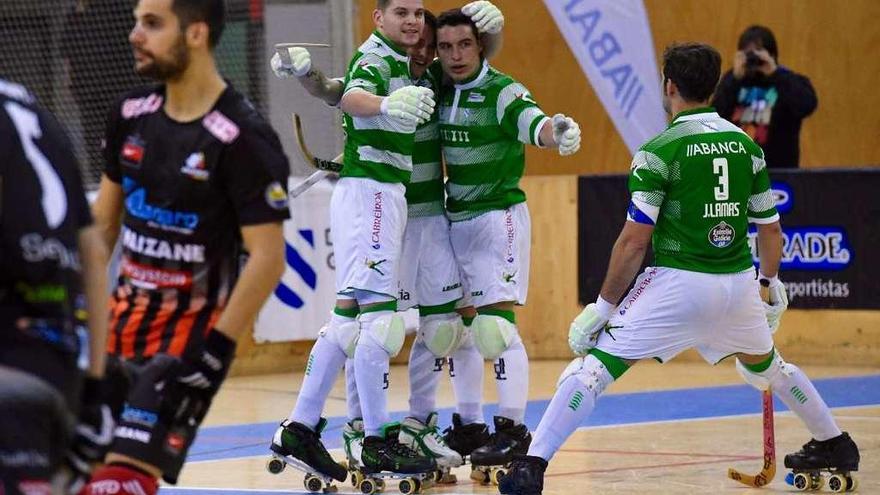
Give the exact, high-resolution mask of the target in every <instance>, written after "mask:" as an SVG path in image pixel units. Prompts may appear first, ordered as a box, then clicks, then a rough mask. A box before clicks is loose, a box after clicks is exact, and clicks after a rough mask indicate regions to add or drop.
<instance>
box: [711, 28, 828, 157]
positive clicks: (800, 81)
mask: <svg viewBox="0 0 880 495" xmlns="http://www.w3.org/2000/svg"><path fill="white" fill-rule="evenodd" d="M817 104H818V100H817V99H816V92H815V91H814V90H813V86H812V84H810V80H809V79H807V77H806V76H803V75H801V74H797V73H795V72H794V71H792V70H790V69H788V68H787V67H784V66H782V65H779V52H778V49H777V47H776V38H775V37H774V36H773V32H771V31H770V29H768V28H766V27H764V26H751V27H749V28H747V29H746V30H745V31H743V33H742V34H741V35H740V37H739V42H738V43H737V52H736V54H735V55H734V58H733V68H732V69H731V70H729V71H728V72H727V73H726V74H724V77H722V78H721V84H719V86H718V91H717V92H716V93H715V98H714V100H713V101H712V105H713V106H714V107H715V108H717V109H718V114H719V115H720V116H721V117H722V118H724V119H727V120H730V121H731V122H733V123H734V124H736V125H738V126H739V127H741V128H742V129H743V131H745V132H746V134H748V135H749V137H751V138H752V139H754V140H755V142H756V143H757V144H758V145H760V146H761V148H763V149H764V153H765V156H766V161H767V166H768V167H770V168H797V167H798V165H799V164H800V132H801V123H802V121H803V119H805V118H807V117H808V116H809V115H810V114H812V113H813V111H815V110H816V105H817Z"/></svg>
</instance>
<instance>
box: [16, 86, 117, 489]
mask: <svg viewBox="0 0 880 495" xmlns="http://www.w3.org/2000/svg"><path fill="white" fill-rule="evenodd" d="M91 223H92V216H91V214H90V213H89V205H88V202H86V198H85V194H84V191H83V187H82V180H81V179H80V173H79V167H78V165H77V161H76V158H74V156H73V154H72V152H71V144H70V141H69V140H68V138H67V136H66V135H65V133H64V130H63V129H62V127H61V125H60V124H59V123H58V122H57V121H56V120H55V118H54V117H53V116H52V115H51V114H49V113H48V112H46V111H45V110H44V109H42V108H41V107H40V106H39V105H37V102H36V101H35V99H34V97H33V96H32V95H31V93H30V92H29V91H28V90H27V89H25V88H24V87H23V86H21V85H19V84H16V83H13V82H9V81H4V80H2V79H0V226H2V228H0V454H2V455H0V493H8V494H26V493H27V494H29V493H53V492H54V491H53V485H52V483H53V481H54V479H55V476H56V475H57V474H58V470H59V468H60V466H61V462H62V460H63V459H64V456H65V454H67V456H68V460H69V461H72V462H75V463H76V464H77V465H76V466H75V467H74V468H75V469H76V470H79V471H80V472H79V473H77V474H83V475H84V474H85V473H86V472H87V471H88V469H89V468H90V466H88V463H89V462H90V461H94V460H95V459H94V458H89V457H88V456H86V455H84V452H83V449H84V448H85V449H88V448H89V447H95V448H99V449H100V448H102V447H105V446H106V444H108V443H109V441H110V429H111V428H112V418H111V417H110V413H109V409H107V408H106V407H104V406H103V405H102V403H101V402H100V396H99V395H97V394H96V392H98V390H99V388H100V385H99V384H100V381H101V378H102V377H103V375H104V368H105V365H104V363H105V358H106V356H105V354H104V352H103V348H104V345H105V340H106V336H107V321H106V311H107V301H106V276H105V271H104V266H102V264H101V262H102V259H103V258H104V257H106V251H105V248H104V245H103V244H102V242H101V237H100V234H99V232H98V230H97V229H96V228H95V227H93V226H92V225H91ZM86 311H88V321H87V322H86V320H85V319H84V315H83V313H84V312H86ZM83 339H86V340H88V348H87V349H84V348H81V342H83ZM86 354H87V355H88V356H89V363H88V368H87V369H83V367H82V366H81V365H79V364H78V361H80V360H81V359H82V357H83V356H84V355H86ZM83 372H85V374H84V373H83ZM81 391H82V393H81ZM81 397H82V399H83V400H82V401H81ZM78 412H79V413H80V414H79V416H80V418H81V421H80V424H79V425H78V427H77V434H76V436H75V435H74V430H73V426H74V418H75V417H76V416H77V413H78ZM87 413H91V414H92V416H91V417H90V418H88V417H87ZM82 419H91V420H92V421H88V420H87V421H82ZM83 432H85V433H86V434H88V436H89V438H90V439H91V445H86V442H87V440H85V439H83V438H81V435H82V434H83ZM72 439H73V440H74V443H73V448H72V449H69V448H70V447H71V442H70V440H72Z"/></svg>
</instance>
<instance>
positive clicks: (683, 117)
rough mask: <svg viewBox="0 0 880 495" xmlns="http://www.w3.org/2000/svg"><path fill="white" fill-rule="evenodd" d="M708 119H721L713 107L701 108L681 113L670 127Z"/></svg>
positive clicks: (674, 118)
mask: <svg viewBox="0 0 880 495" xmlns="http://www.w3.org/2000/svg"><path fill="white" fill-rule="evenodd" d="M706 117H709V118H713V117H714V118H716V119H719V118H721V117H719V116H718V112H716V111H715V109H714V108H712V107H700V108H693V109H691V110H685V111H683V112H679V113H678V114H677V115H676V116H675V117H673V118H672V122H670V123H669V125H672V124H677V123H679V122H685V121H688V120H703V119H705V118H706Z"/></svg>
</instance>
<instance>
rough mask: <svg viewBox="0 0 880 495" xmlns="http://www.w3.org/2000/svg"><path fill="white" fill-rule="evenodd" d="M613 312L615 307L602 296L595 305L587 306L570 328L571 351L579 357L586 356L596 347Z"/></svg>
mask: <svg viewBox="0 0 880 495" xmlns="http://www.w3.org/2000/svg"><path fill="white" fill-rule="evenodd" d="M597 303H598V304H597ZM613 312H614V305H612V304H610V303H608V302H606V301H605V300H604V299H602V298H601V296H600V297H599V299H598V300H597V301H596V302H595V303H590V304H587V307H585V308H584V310H583V311H581V314H579V315H577V317H576V318H575V319H574V321H573V322H571V326H570V327H569V328H568V346H569V347H571V351H572V352H574V353H575V354H576V355H578V356H586V355H587V353H588V352H589V351H590V349H592V348H594V347H596V344H597V343H598V341H599V335H600V334H601V333H602V331H603V330H605V325H607V324H608V320H609V319H610V318H611V313H613Z"/></svg>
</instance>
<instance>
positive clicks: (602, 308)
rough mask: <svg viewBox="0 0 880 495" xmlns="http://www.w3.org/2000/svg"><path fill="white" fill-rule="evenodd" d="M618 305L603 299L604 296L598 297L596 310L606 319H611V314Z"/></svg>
mask: <svg viewBox="0 0 880 495" xmlns="http://www.w3.org/2000/svg"><path fill="white" fill-rule="evenodd" d="M616 307H617V306H616V305H614V304H611V303H610V302H608V301H606V300H605V299H602V296H599V297H597V298H596V312H597V313H599V316H601V317H602V318H604V319H606V320H608V319H611V314H612V313H614V308H616Z"/></svg>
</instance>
